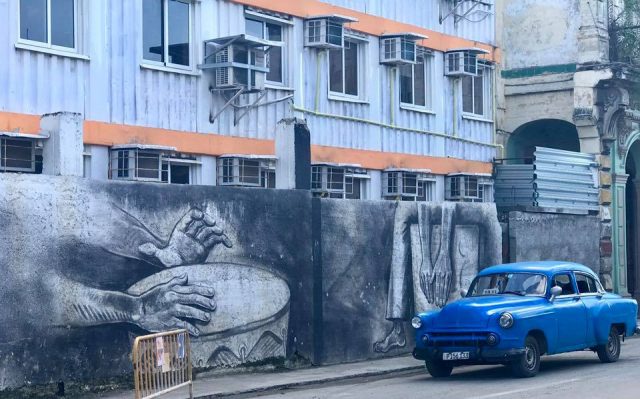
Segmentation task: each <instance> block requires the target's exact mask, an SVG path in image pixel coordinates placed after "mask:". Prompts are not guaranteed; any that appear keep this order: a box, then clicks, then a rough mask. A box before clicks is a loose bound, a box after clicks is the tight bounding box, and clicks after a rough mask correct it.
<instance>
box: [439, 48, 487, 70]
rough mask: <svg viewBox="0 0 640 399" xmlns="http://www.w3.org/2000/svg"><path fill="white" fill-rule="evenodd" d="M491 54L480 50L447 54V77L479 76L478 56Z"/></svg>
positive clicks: (455, 51) (466, 50)
mask: <svg viewBox="0 0 640 399" xmlns="http://www.w3.org/2000/svg"><path fill="white" fill-rule="evenodd" d="M487 53H489V52H488V51H486V50H482V49H478V48H468V49H458V50H452V51H448V52H446V53H445V75H446V76H477V75H478V55H480V54H487Z"/></svg>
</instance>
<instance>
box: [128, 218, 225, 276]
mask: <svg viewBox="0 0 640 399" xmlns="http://www.w3.org/2000/svg"><path fill="white" fill-rule="evenodd" d="M220 243H221V244H223V245H224V246H225V247H227V248H231V246H232V245H233V244H232V243H231V240H230V239H229V237H228V236H227V235H226V234H224V232H223V231H222V229H221V228H220V227H218V226H216V221H215V220H214V219H213V218H212V217H211V216H210V215H207V214H205V213H203V212H202V211H200V210H198V209H192V210H191V211H190V212H188V213H187V214H186V215H184V216H183V217H182V219H180V221H179V222H178V224H177V225H176V227H175V228H174V229H173V232H172V233H171V238H170V239H169V244H168V245H167V246H166V247H164V248H158V247H157V246H156V245H154V244H152V243H146V244H143V245H141V246H140V247H139V248H138V249H139V250H140V252H142V253H143V254H145V255H147V256H151V257H155V258H156V259H158V260H159V261H160V263H162V264H163V265H164V266H166V267H175V266H181V265H192V264H196V263H202V262H204V261H205V260H206V259H207V256H208V255H209V252H210V251H211V249H213V247H214V246H216V245H217V244H220Z"/></svg>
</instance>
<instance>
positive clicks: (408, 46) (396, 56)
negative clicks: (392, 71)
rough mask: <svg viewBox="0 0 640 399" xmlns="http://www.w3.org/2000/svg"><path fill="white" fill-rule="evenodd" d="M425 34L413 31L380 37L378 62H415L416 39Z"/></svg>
mask: <svg viewBox="0 0 640 399" xmlns="http://www.w3.org/2000/svg"><path fill="white" fill-rule="evenodd" d="M426 38H427V37H426V36H423V35H418V34H415V33H397V34H389V35H384V36H382V37H381V38H380V63H381V64H388V65H403V64H415V63H416V54H417V46H416V40H420V39H426Z"/></svg>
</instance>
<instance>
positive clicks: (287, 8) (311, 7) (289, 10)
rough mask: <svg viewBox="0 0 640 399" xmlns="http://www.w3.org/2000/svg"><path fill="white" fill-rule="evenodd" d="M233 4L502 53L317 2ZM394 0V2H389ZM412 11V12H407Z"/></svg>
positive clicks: (439, 46)
mask: <svg viewBox="0 0 640 399" xmlns="http://www.w3.org/2000/svg"><path fill="white" fill-rule="evenodd" d="M231 1H232V2H234V3H238V4H242V5H245V6H251V7H256V8H262V9H264V10H269V11H274V12H279V13H282V14H288V15H293V16H295V17H298V18H309V17H313V16H317V15H327V14H339V15H344V16H346V17H353V18H356V19H357V20H358V22H352V23H349V24H347V26H348V27H349V28H350V29H353V30H356V31H359V32H362V33H367V34H369V35H373V36H382V35H384V34H388V33H402V32H413V33H420V34H423V35H426V36H427V37H428V39H426V40H422V41H419V44H420V45H421V46H424V47H427V48H430V49H433V50H438V51H447V50H451V49H455V48H463V47H478V48H482V49H484V50H487V51H489V52H490V53H489V54H487V55H485V56H483V57H482V58H484V59H487V60H490V61H494V62H500V51H499V50H498V49H497V48H496V47H495V46H492V45H490V44H486V43H481V42H478V41H473V40H468V39H463V38H461V37H457V36H451V35H445V34H443V33H440V32H436V31H433V30H430V29H425V28H422V27H420V26H416V25H411V24H405V23H402V22H398V21H394V20H392V19H388V18H384V17H379V16H376V15H371V14H365V13H362V12H359V11H355V10H352V9H349V8H344V7H339V6H334V5H332V4H327V3H323V2H321V1H318V0H231ZM387 1H393V0H387ZM408 11H409V12H410V10H408Z"/></svg>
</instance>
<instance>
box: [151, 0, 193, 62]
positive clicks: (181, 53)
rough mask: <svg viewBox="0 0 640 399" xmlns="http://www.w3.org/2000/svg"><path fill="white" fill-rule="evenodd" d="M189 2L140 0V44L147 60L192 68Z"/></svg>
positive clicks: (178, 0)
mask: <svg viewBox="0 0 640 399" xmlns="http://www.w3.org/2000/svg"><path fill="white" fill-rule="evenodd" d="M191 8H192V5H191V1H189V0H143V5H142V29H143V35H142V43H143V58H144V59H145V60H146V61H151V62H154V63H159V64H163V65H166V66H170V67H178V68H182V69H185V68H189V67H190V66H191V42H192V40H191V13H192V11H191Z"/></svg>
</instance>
